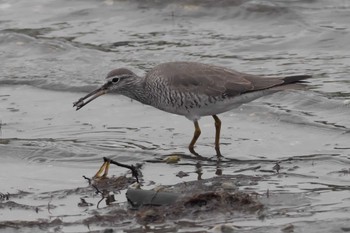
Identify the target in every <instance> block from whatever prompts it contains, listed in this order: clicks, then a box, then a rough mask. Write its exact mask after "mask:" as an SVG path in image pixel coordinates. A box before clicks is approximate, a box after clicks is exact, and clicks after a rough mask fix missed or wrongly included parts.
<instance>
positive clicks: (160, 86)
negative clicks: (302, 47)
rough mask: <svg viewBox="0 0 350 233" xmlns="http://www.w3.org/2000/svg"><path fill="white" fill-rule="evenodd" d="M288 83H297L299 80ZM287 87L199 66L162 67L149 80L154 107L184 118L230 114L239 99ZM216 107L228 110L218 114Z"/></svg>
mask: <svg viewBox="0 0 350 233" xmlns="http://www.w3.org/2000/svg"><path fill="white" fill-rule="evenodd" d="M293 77H299V76H293ZM299 79H303V78H299ZM288 81H289V82H292V81H293V82H296V81H298V78H295V79H288ZM286 83H287V82H286V80H285V79H283V78H264V77H260V76H256V75H250V74H245V73H241V72H237V71H235V70H232V69H227V68H224V67H220V66H214V65H208V64H203V63H197V62H168V63H162V64H160V65H157V66H156V67H154V68H153V69H152V70H150V71H149V72H148V73H147V75H146V77H145V85H146V86H147V88H148V89H149V90H150V92H151V93H149V94H150V95H151V96H150V99H151V100H152V101H153V103H151V105H153V106H155V107H157V108H159V109H162V110H165V111H168V112H172V113H175V114H180V115H193V114H195V115H198V114H202V115H203V114H205V115H212V114H216V113H215V112H217V113H219V112H223V111H227V110H228V109H229V108H234V107H235V106H234V105H235V104H233V103H231V102H232V99H236V100H239V98H238V96H242V95H243V94H246V100H244V102H249V101H251V100H253V99H256V98H259V97H261V96H262V95H263V93H262V92H261V91H263V90H267V89H269V88H271V87H275V86H279V85H283V84H286ZM259 91H260V92H259ZM252 92H256V93H255V94H252ZM248 94H249V95H248ZM234 97H235V98H234ZM248 97H249V98H248ZM236 100H235V101H236ZM235 101H233V102H235ZM242 101H243V100H242ZM242 101H240V100H239V102H242ZM240 104H241V103H240ZM214 105H217V106H220V105H225V106H222V107H217V108H220V109H217V110H215V108H216V107H215V106H214ZM236 105H237V104H236ZM230 106H231V107H230ZM203 111H204V112H203ZM188 117H189V118H191V116H188Z"/></svg>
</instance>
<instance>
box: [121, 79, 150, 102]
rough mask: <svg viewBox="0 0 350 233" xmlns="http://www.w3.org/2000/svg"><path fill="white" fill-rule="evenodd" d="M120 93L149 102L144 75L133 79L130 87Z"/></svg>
mask: <svg viewBox="0 0 350 233" xmlns="http://www.w3.org/2000/svg"><path fill="white" fill-rule="evenodd" d="M122 94H123V95H125V96H127V97H129V98H131V99H134V100H136V101H139V102H141V103H143V104H147V105H149V104H150V103H149V102H150V101H149V98H148V94H147V91H146V88H145V77H137V78H136V79H134V80H133V83H132V85H131V87H130V88H129V89H128V90H127V91H126V92H124V93H122Z"/></svg>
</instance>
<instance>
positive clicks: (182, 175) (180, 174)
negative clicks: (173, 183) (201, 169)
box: [176, 171, 189, 178]
mask: <svg viewBox="0 0 350 233" xmlns="http://www.w3.org/2000/svg"><path fill="white" fill-rule="evenodd" d="M176 176H177V177H180V178H182V177H185V176H189V174H188V173H187V172H183V171H179V172H178V173H177V174H176Z"/></svg>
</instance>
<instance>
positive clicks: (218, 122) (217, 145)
mask: <svg viewBox="0 0 350 233" xmlns="http://www.w3.org/2000/svg"><path fill="white" fill-rule="evenodd" d="M213 118H214V120H215V150H216V155H217V156H218V157H220V156H222V155H221V152H220V131H221V120H220V119H219V117H218V116H217V115H213Z"/></svg>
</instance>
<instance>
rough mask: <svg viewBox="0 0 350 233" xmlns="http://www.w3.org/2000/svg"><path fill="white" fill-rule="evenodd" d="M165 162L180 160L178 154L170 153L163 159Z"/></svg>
mask: <svg viewBox="0 0 350 233" xmlns="http://www.w3.org/2000/svg"><path fill="white" fill-rule="evenodd" d="M164 161H165V162H166V163H177V162H179V161H180V156H178V155H170V156H168V157H166V158H165V159H164Z"/></svg>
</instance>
